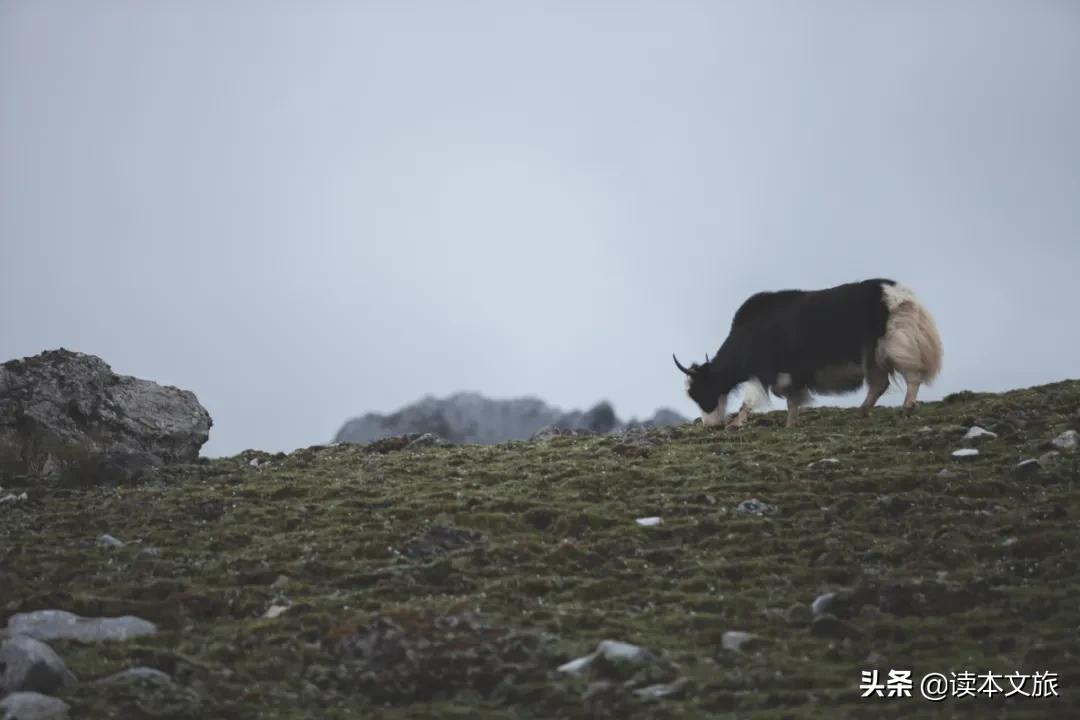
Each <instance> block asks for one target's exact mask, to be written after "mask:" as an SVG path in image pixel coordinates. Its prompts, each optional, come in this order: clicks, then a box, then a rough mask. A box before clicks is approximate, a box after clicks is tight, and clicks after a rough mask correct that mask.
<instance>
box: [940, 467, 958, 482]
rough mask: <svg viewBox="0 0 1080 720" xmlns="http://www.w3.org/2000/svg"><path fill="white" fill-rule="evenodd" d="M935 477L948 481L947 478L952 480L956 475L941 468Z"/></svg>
mask: <svg viewBox="0 0 1080 720" xmlns="http://www.w3.org/2000/svg"><path fill="white" fill-rule="evenodd" d="M937 476H938V477H939V478H943V479H945V480H948V479H949V478H954V477H956V476H957V475H956V473H954V472H953V471H952V470H950V469H948V468H942V469H941V470H938V473H937Z"/></svg>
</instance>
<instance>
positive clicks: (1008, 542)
mask: <svg viewBox="0 0 1080 720" xmlns="http://www.w3.org/2000/svg"><path fill="white" fill-rule="evenodd" d="M1018 542H1020V539H1019V538H1014V537H1011V538H1005V539H1004V540H1003V541H1002V542H1001V547H1010V546H1012V545H1015V544H1016V543H1018Z"/></svg>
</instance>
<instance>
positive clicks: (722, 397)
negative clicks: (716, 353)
mask: <svg viewBox="0 0 1080 720" xmlns="http://www.w3.org/2000/svg"><path fill="white" fill-rule="evenodd" d="M671 359H672V360H674V361H675V367H677V368H679V370H681V371H682V372H683V374H684V375H686V394H687V395H689V396H690V399H691V400H693V401H694V402H695V403H697V406H698V408H699V409H700V410H701V421H702V422H703V423H705V424H706V425H721V424H723V422H724V415H725V414H726V413H727V396H728V392H730V391H731V387H730V385H728V386H727V387H725V385H726V383H725V382H724V380H723V378H721V377H720V374H719V373H717V372H716V368H715V367H714V365H715V362H710V360H709V356H708V354H706V355H705V364H704V365H698V364H697V363H692V364H691V365H690V367H684V366H683V364H682V363H681V362H679V358H677V357H675V355H674V354H673V355H672V356H671ZM714 360H715V358H714Z"/></svg>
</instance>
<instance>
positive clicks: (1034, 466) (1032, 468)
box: [1013, 458, 1042, 475]
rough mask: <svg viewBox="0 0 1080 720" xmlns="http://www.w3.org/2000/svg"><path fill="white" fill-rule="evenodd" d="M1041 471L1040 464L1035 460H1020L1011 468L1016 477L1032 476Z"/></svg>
mask: <svg viewBox="0 0 1080 720" xmlns="http://www.w3.org/2000/svg"><path fill="white" fill-rule="evenodd" d="M1041 469H1042V463H1040V462H1039V461H1038V460H1036V459H1035V458H1031V459H1029V460H1021V461H1020V462H1018V463H1017V464H1016V466H1015V467H1014V468H1013V471H1014V472H1015V473H1016V474H1017V475H1034V474H1035V473H1037V472H1039V470H1041Z"/></svg>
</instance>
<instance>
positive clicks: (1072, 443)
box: [1050, 430, 1080, 450]
mask: <svg viewBox="0 0 1080 720" xmlns="http://www.w3.org/2000/svg"><path fill="white" fill-rule="evenodd" d="M1050 444H1051V445H1053V446H1054V447H1056V448H1057V449H1058V450H1075V449H1076V448H1077V446H1080V433H1077V432H1076V431H1075V430H1066V431H1065V432H1063V433H1061V434H1060V435H1058V436H1057V437H1056V438H1054V439H1053V440H1051V441H1050Z"/></svg>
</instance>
